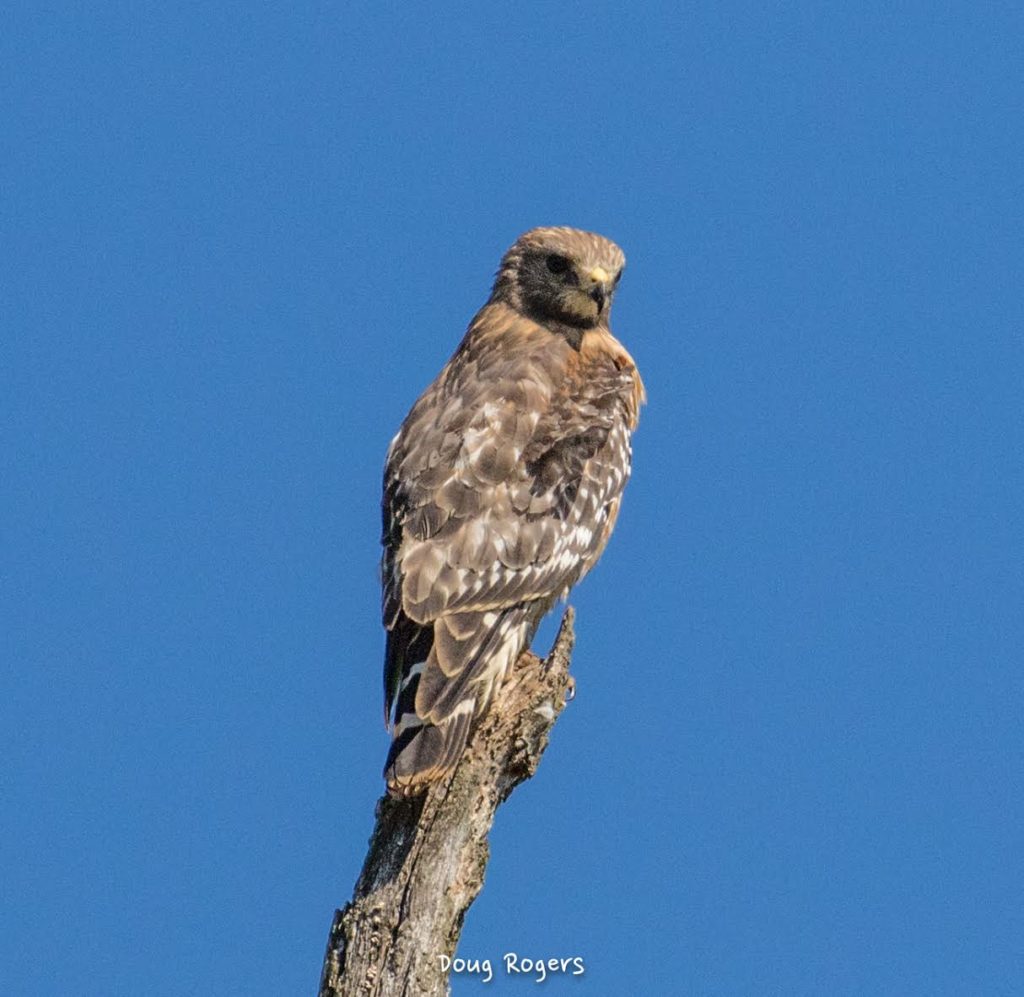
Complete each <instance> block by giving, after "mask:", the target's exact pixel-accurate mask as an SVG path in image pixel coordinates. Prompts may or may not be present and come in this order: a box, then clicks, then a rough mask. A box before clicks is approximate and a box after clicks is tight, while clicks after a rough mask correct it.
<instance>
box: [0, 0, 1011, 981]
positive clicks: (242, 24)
mask: <svg viewBox="0 0 1024 997" xmlns="http://www.w3.org/2000/svg"><path fill="white" fill-rule="evenodd" d="M1022 21H1024V17H1022V15H1021V13H1020V11H1019V10H1017V9H1015V8H1014V7H1013V6H1012V5H981V4H967V3H960V4H957V3H950V4H915V3H892V2H889V3H885V4H881V3H866V4H856V5H848V4H809V3H803V4H801V3H786V4H782V3H780V4H742V3H731V2H725V3H718V4H702V5H697V4H660V3H651V4H645V5H637V6H635V7H634V8H633V9H628V10H627V9H626V6H625V5H618V4H617V5H611V4H602V3H591V4H557V5H556V4H550V5H548V4H545V5H540V4H529V3H526V4H523V3H520V4H515V5H512V4H504V3H494V4H487V5H484V4H472V5H471V4H465V5H454V4H453V5H444V4H441V5H432V6H431V7H430V8H429V9H426V8H424V9H417V8H415V7H414V6H413V5H392V4H374V5H369V4H366V5H363V4H350V5H341V4H330V3H318V4H278V3H274V4H259V5H254V4H217V5H202V4H187V5H167V4H154V3H132V4H127V3H126V4H96V5H91V7H90V6H87V5H77V4H55V5H42V4H20V5H15V6H14V8H12V9H10V10H9V11H8V14H7V16H6V18H5V28H4V31H3V32H2V33H0V65H2V66H3V76H4V83H3V87H2V94H0V108H2V110H0V116H2V117H0V125H2V134H3V137H4V153H3V155H2V156H0V226H2V238H0V262H2V273H3V277H2V280H0V327H2V329H3V335H2V341H0V358H2V362H0V378H2V385H0V416H2V417H0V441H2V461H3V472H2V480H3V487H2V489H0V503H2V508H0V537H2V549H3V568H2V571H0V579H2V607H3V609H2V612H3V616H4V622H3V625H2V628H0V631H2V632H0V658H2V661H3V668H2V670H0V748H2V752H3V759H4V763H3V766H2V775H0V809H2V817H3V821H2V823H3V834H2V835H0V879H2V882H3V890H2V893H3V908H4V915H3V922H4V928H3V931H2V932H0V991H2V992H3V993H5V994H18V995H25V997H30V995H36V994H44V993H45V994H50V993H54V992H65V991H68V992H70V991H72V990H74V991H75V992H80V993H87V994H97V995H120V994H134V993H141V992H145V993H147V994H149V995H165V994H166V995H190V994H196V995H205V994H214V993H216V994H240V995H241V994H245V995H250V997H251V995H264V994H265V995H268V997H270V995H275V997H276V995H282V994H301V993H311V992H312V991H313V989H314V987H315V984H316V979H317V975H318V973H319V967H320V960H321V956H322V952H323V947H324V942H325V939H326V934H327V930H328V926H329V924H330V919H331V915H332V912H333V909H334V907H335V905H340V904H341V903H343V902H344V901H345V900H346V899H347V898H348V896H349V895H350V892H351V888H352V884H353V882H354V880H355V877H356V875H357V873H358V870H359V866H360V863H361V861H362V858H363V855H364V851H365V844H366V839H367V837H368V835H369V832H370V829H371V826H372V811H373V805H374V801H375V799H376V797H377V796H378V794H379V792H380V790H381V782H380V767H381V764H382V762H383V757H384V753H385V751H386V746H387V741H386V737H385V734H384V732H383V729H382V727H381V723H380V702H379V699H380V658H381V651H382V644H383V641H382V633H381V629H380V626H379V621H378V590H377V574H376V571H377V569H376V561H377V555H378V548H377V537H378V529H379V524H378V501H379V479H380V471H381V467H382V462H383V457H384V451H385V448H386V446H387V443H388V441H389V439H390V438H391V436H392V434H393V432H394V431H395V429H396V428H397V425H398V423H399V421H400V420H401V418H402V417H403V416H404V414H405V412H406V410H407V409H408V407H409V405H410V404H411V403H412V401H413V400H414V399H415V397H416V395H417V394H418V393H419V391H420V390H421V389H422V388H423V387H424V386H425V385H426V384H427V383H428V382H429V381H430V379H431V378H432V377H433V376H434V374H435V373H436V371H437V369H438V368H439V367H440V366H441V364H442V363H443V362H444V360H445V359H446V358H447V356H448V355H449V354H450V352H451V351H452V349H453V348H454V346H455V345H456V343H457V342H458V340H459V338H460V337H461V335H462V332H463V330H464V328H465V325H466V323H467V321H468V319H469V318H470V317H471V316H472V314H473V312H474V311H475V310H476V309H477V308H478V307H479V305H480V304H481V303H482V302H483V300H484V298H485V296H486V293H487V290H488V287H489V281H490V277H491V274H492V273H493V271H494V268H495V266H496V264H497V261H498V258H499V256H500V254H501V253H502V251H503V250H504V249H505V248H506V246H507V245H508V244H509V243H510V242H511V241H512V240H513V239H514V238H515V237H516V236H517V235H518V234H519V233H520V232H521V231H523V230H524V229H526V228H530V227H532V226H534V225H540V224H571V225H575V226H578V227H583V228H591V229H595V230H597V231H600V232H603V233H605V234H607V235H609V236H611V237H612V238H614V239H615V240H616V241H618V242H619V243H620V244H621V245H622V246H623V247H624V249H625V251H626V253H627V255H628V257H629V261H630V265H629V269H628V272H627V275H626V277H625V279H624V281H623V284H622V287H621V291H620V294H619V296H618V299H617V302H616V309H615V315H614V326H615V329H616V332H617V333H618V335H619V336H620V338H621V339H622V340H623V341H624V342H625V343H626V345H627V346H628V347H629V349H630V350H631V351H632V353H633V354H634V356H635V357H636V358H637V361H638V363H639V365H640V367H641V370H642V372H643V374H644V376H645V379H646V382H647V388H648V393H649V396H650V402H649V405H648V406H647V408H646V409H645V411H644V414H643V418H642V422H641V426H640V429H639V432H638V434H637V437H636V448H635V468H634V479H633V481H632V483H631V484H630V487H629V490H628V493H627V497H626V501H625V504H624V508H623V513H622V516H621V518H620V522H619V526H618V529H617V532H616V535H615V537H614V539H613V542H612V544H611V546H610V548H609V550H608V551H607V553H606V555H605V557H604V559H603V561H602V563H601V565H600V566H599V568H598V569H597V570H595V572H594V573H593V574H592V575H591V576H590V577H589V578H588V579H587V581H586V582H585V583H584V584H583V585H582V586H581V587H580V589H579V590H578V591H577V592H576V593H575V594H574V595H573V598H572V601H573V603H574V605H575V606H576V607H577V610H578V620H579V642H578V647H577V652H576V656H575V664H574V670H575V674H576V678H577V683H578V691H579V695H578V697H577V699H576V701H575V702H574V703H573V704H571V706H570V707H569V708H568V709H567V710H566V712H565V714H564V715H563V717H562V719H561V720H560V722H559V724H558V726H557V728H556V730H555V733H554V737H553V740H552V744H551V748H550V750H549V752H548V754H547V756H546V758H545V761H544V763H543V765H542V767H541V771H540V773H539V775H538V776H537V778H536V779H534V780H533V781H532V782H531V783H530V784H528V785H526V786H524V787H522V788H521V789H520V790H519V791H518V792H517V793H516V795H515V796H514V797H513V798H512V799H511V800H510V801H509V803H508V804H507V806H505V807H504V808H503V809H502V811H501V812H500V814H499V819H498V822H497V826H496V828H495V831H494V834H493V836H492V842H491V844H492V860H491V863H490V867H489V870H488V876H487V882H486V885H485V887H484V890H483V893H482V894H481V896H480V898H479V900H478V901H477V903H476V904H475V905H474V906H473V908H472V909H471V911H470V913H469V915H468V918H467V922H466V928H465V931H464V934H463V938H462V944H461V947H460V954H461V955H463V956H467V957H471V958H474V957H475V958H491V959H492V960H494V962H495V963H496V964H497V962H498V961H499V960H500V959H501V957H502V955H503V954H504V953H505V952H509V951H515V952H518V953H520V954H521V955H525V956H528V957H536V956H542V957H544V958H549V957H568V956H577V955H578V956H581V957H582V958H583V960H584V963H585V966H586V971H585V973H584V975H583V976H582V977H579V978H568V979H566V978H555V979H549V980H548V981H547V982H546V983H545V984H544V985H543V986H544V992H552V993H562V992H566V993H568V992H580V993H588V994H594V995H599V994H600V995H603V994H610V995H611V994H621V993H625V992H647V993H684V994H764V993H785V994H820V993H835V994H865V993H900V994H919V993H920V994H924V993H928V994H944V993H949V994H953V993H988V994H996V993H1010V992H1011V991H1016V990H1018V988H1019V986H1020V980H1021V978H1022V972H1024V941H1022V939H1024V923H1022V922H1024V916H1022V909H1024V908H1022V905H1021V897H1022V892H1024V867H1022V865H1024V860H1022V858H1021V840H1022V833H1024V802H1022V796H1021V763H1022V754H1024V728H1022V722H1021V717H1022V705H1024V703H1022V699H1024V696H1022V680H1021V668H1020V665H1021V658H1022V653H1021V646H1022V644H1024V624H1022V616H1021V607H1022V604H1024V577H1022V571H1021V554H1022V549H1024V542H1022V541H1024V515H1022V511H1021V506H1022V503H1021V494H1022V490H1024V456H1022V455H1024V433H1022V418H1021V417H1022V411H1024V406H1022V404H1021V383H1022V379H1024V351H1022V345H1021V333H1022V319H1024V307H1022V295H1021V266H1022V260H1024V253H1022V236H1021V232H1022V222H1024V218H1022V197H1021V194H1022V191H1021V168H1020V165H1021V161H1022V155H1024V140H1022V134H1021V127H1020V122H1021V120H1022V112H1024V106H1022V105H1024V79H1022V77H1024V71H1022V65H1024V63H1022V58H1021V41H1020V40H1021V37H1022V29H1024V23H1022ZM545 633H550V627H549V628H547V629H546V631H545ZM533 986H534V984H533V983H531V982H528V981H527V980H525V979H519V978H509V977H506V976H504V975H503V974H501V973H499V974H498V976H497V978H496V979H495V980H494V982H492V983H491V984H489V985H487V986H486V987H485V986H484V985H482V984H479V983H477V982H475V981H472V980H468V979H461V980H456V981H455V986H454V993H455V994H468V993H476V992H495V993H506V992H507V993H517V992H520V993H521V992H530V991H531V988H532V987H533Z"/></svg>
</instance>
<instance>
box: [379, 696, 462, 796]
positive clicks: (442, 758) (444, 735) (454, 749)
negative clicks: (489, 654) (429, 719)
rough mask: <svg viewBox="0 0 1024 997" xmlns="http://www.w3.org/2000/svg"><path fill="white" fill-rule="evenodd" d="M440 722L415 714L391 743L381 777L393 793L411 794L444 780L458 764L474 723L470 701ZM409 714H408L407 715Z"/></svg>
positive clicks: (393, 794) (397, 794)
mask: <svg viewBox="0 0 1024 997" xmlns="http://www.w3.org/2000/svg"><path fill="white" fill-rule="evenodd" d="M465 706H466V707H468V709H463V710H461V711H460V712H457V713H454V714H452V716H450V717H449V718H448V719H447V720H445V721H444V722H443V723H440V724H432V723H424V722H423V721H422V720H420V719H419V718H418V717H417V718H415V719H414V720H412V721H411V722H410V723H409V725H408V726H407V727H406V728H405V729H404V730H402V731H401V732H398V729H397V728H396V736H395V739H394V740H393V741H392V742H391V750H390V751H389V752H388V760H387V762H386V763H385V765H384V778H385V779H386V780H387V784H388V792H389V793H391V795H392V796H413V795H415V794H417V793H421V792H423V790H425V789H427V788H428V787H429V786H430V785H431V784H432V783H435V782H437V781H439V780H440V779H443V778H444V777H445V776H446V775H448V774H449V773H450V772H451V771H452V769H454V768H455V766H456V765H457V764H458V762H459V759H460V758H461V757H462V752H463V751H464V750H465V748H466V741H467V740H468V739H469V732H470V729H471V727H472V723H473V703H472V701H470V700H467V701H466V703H465ZM406 716H407V717H408V714H406Z"/></svg>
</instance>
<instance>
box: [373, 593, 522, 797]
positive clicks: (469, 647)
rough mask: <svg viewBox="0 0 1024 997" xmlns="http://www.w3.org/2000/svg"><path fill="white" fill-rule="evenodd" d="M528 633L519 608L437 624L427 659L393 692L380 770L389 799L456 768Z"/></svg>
mask: <svg viewBox="0 0 1024 997" xmlns="http://www.w3.org/2000/svg"><path fill="white" fill-rule="evenodd" d="M527 628H528V612H527V609H526V607H524V606H515V607H511V608H509V609H505V610H499V611H497V612H485V613H459V614H453V615H451V616H449V617H442V618H440V619H438V620H436V621H435V623H434V641H433V646H432V647H431V649H430V653H429V654H428V655H427V659H426V661H424V662H422V663H421V664H417V665H415V666H414V667H412V668H411V669H409V670H408V671H407V673H406V674H405V676H404V677H403V679H402V681H401V684H400V686H399V688H398V691H397V702H396V706H395V720H396V723H395V729H394V740H393V741H392V743H391V750H390V751H389V752H388V758H387V762H386V763H385V766H384V778H385V779H386V780H387V783H388V790H389V792H391V793H392V795H398V796H409V795H413V794H415V793H419V792H422V791H423V790H424V789H426V788H427V787H428V785H429V784H430V783H433V782H436V781H438V780H439V779H442V778H444V777H445V776H446V775H447V774H448V773H449V772H451V771H452V769H453V768H454V767H455V766H456V764H458V761H459V758H460V757H461V756H462V752H463V751H464V749H465V747H466V742H467V740H468V739H469V735H470V732H471V730H472V727H473V721H474V719H475V718H476V717H477V716H480V715H481V714H483V713H484V712H485V711H486V709H487V707H488V705H489V704H490V701H491V699H492V697H493V693H494V690H495V689H496V688H497V686H498V685H499V684H500V683H501V680H502V679H503V678H504V676H505V675H506V674H507V673H508V671H509V669H510V668H511V667H512V665H513V664H514V663H515V660H516V658H517V657H518V655H519V652H520V651H521V650H522V649H523V646H524V644H525V643H526V638H527Z"/></svg>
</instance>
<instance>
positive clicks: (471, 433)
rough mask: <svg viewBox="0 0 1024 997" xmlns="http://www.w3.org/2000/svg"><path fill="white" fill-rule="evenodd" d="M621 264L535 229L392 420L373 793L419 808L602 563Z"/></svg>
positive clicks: (614, 256)
mask: <svg viewBox="0 0 1024 997" xmlns="http://www.w3.org/2000/svg"><path fill="white" fill-rule="evenodd" d="M625 262H626V260H625V257H624V256H623V254H622V250H621V249H619V247H618V246H616V245H615V244H614V243H613V242H610V241H609V240H608V239H605V238H603V237H602V236H599V235H594V234H593V233H590V232H579V231H577V230H575V229H571V228H538V229H533V230H532V231H530V232H527V233H526V234H525V235H523V236H521V237H520V238H519V239H518V240H517V242H516V243H515V245H513V246H512V248H511V249H510V250H509V251H508V252H507V253H506V254H505V256H504V257H503V259H502V261H501V267H500V269H499V270H498V275H497V278H496V279H495V282H494V288H493V290H492V291H491V296H490V298H489V299H488V301H487V304H485V305H484V307H483V308H482V309H481V310H480V311H479V312H478V313H477V315H476V318H474V319H473V321H472V322H471V323H470V326H469V329H468V331H467V332H466V336H465V338H464V339H463V340H462V343H461V345H460V346H459V348H458V349H457V350H456V351H455V354H454V356H453V357H452V358H451V359H450V360H449V361H448V363H447V364H446V365H445V367H444V369H443V370H442V371H441V373H440V374H439V375H438V376H437V379H436V380H435V381H434V383H433V384H431V385H430V387H429V388H427V390H426V391H425V392H424V393H423V395H422V396H421V397H420V399H419V401H417V402H416V404H415V405H414V406H413V408H412V411H411V412H410V413H409V414H408V416H406V419H405V422H403V423H402V428H401V429H400V430H399V431H398V435H397V436H396V437H395V438H394V440H392V442H391V446H390V448H389V450H388V456H387V466H386V467H385V470H384V499H383V516H384V535H383V538H382V542H383V544H384V555H383V559H382V580H383V588H384V592H383V614H384V626H385V627H386V628H387V651H386V656H385V662H384V714H385V723H387V724H388V725H389V726H390V724H391V714H392V709H393V710H394V740H393V741H392V744H391V750H390V752H389V754H388V758H387V763H386V765H385V769H384V775H385V778H386V779H387V783H388V789H389V790H390V792H391V793H392V794H393V795H411V794H414V793H418V792H421V791H422V790H424V789H426V788H427V786H428V785H429V784H430V783H432V782H434V781H435V780H437V779H440V778H441V777H443V776H444V775H446V774H447V773H448V772H450V771H451V769H452V768H453V767H454V766H455V764H456V763H457V762H458V760H459V757H460V755H461V754H462V750H463V748H464V747H465V744H466V739H467V737H468V736H469V733H470V730H471V729H472V725H473V722H474V720H475V719H476V718H477V717H479V716H480V715H481V714H482V713H483V712H484V711H485V710H486V709H487V706H488V704H489V703H490V701H491V698H492V696H493V694H494V692H495V690H496V689H497V688H498V686H499V685H500V683H501V680H502V678H503V677H504V676H505V674H506V673H507V672H508V670H509V669H510V668H511V667H512V666H513V664H514V663H515V661H516V659H517V657H518V656H519V653H520V652H521V651H522V650H523V649H524V648H525V647H527V646H528V645H529V641H530V639H531V638H532V636H533V633H534V631H535V630H536V628H537V624H538V623H539V622H540V619H541V617H543V616H544V614H545V613H546V612H547V611H548V610H549V609H550V608H551V607H552V605H553V604H554V603H555V601H556V600H557V599H558V598H560V597H564V596H565V595H566V594H567V593H568V591H569V589H570V588H572V586H573V585H575V584H576V582H578V581H579V580H580V578H582V577H583V575H585V574H586V573H587V571H589V570H590V568H591V567H592V566H593V565H594V563H595V562H596V561H597V559H598V558H599V557H600V556H601V552H602V551H603V550H604V547H605V544H606V543H607V542H608V537H609V536H610V535H611V532H612V528H613V527H614V526H615V518H616V516H617V515H618V511H619V501H620V499H621V497H622V489H623V488H624V486H625V484H626V479H627V478H628V477H629V470H630V433H631V431H632V430H633V429H634V428H635V427H636V423H637V414H638V409H639V407H640V405H641V403H642V402H643V401H644V388H643V383H642V382H641V380H640V375H639V374H638V373H637V369H636V365H635V364H634V363H633V359H632V357H630V355H629V353H627V352H626V350H625V349H624V347H623V346H622V344H621V343H619V341H618V340H617V339H616V338H615V337H614V336H613V335H612V334H611V332H610V331H609V329H608V314H609V311H610V310H611V303H612V295H613V294H614V293H615V288H616V286H617V285H618V283H619V278H620V277H621V276H622V268H623V266H624V264H625Z"/></svg>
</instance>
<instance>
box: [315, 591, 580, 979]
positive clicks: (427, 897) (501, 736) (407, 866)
mask: <svg viewBox="0 0 1024 997" xmlns="http://www.w3.org/2000/svg"><path fill="white" fill-rule="evenodd" d="M573 639H574V634H573V611H572V608H571V607H570V608H568V609H566V611H565V615H564V616H563V617H562V624H561V627H560V628H559V631H558V636H557V638H556V639H555V643H554V646H553V647H552V648H551V653H550V654H549V655H548V656H547V658H546V659H544V660H543V661H542V660H541V659H539V658H538V657H537V656H536V655H534V654H533V653H532V652H529V651H526V652H524V653H523V654H522V655H520V658H519V661H518V662H517V664H516V667H515V668H514V669H513V670H512V673H511V674H510V676H509V677H508V678H507V679H506V681H505V683H504V684H503V685H502V687H501V689H500V691H499V693H498V695H497V697H496V699H495V701H494V703H493V704H492V706H491V709H490V710H489V711H488V713H487V715H486V716H485V717H484V719H483V721H482V722H481V723H480V725H479V726H478V727H477V729H476V731H475V732H474V733H473V734H472V735H471V737H470V741H469V745H468V746H467V748H466V752H465V754H464V756H463V758H462V760H461V761H460V762H459V764H458V767H457V768H456V769H455V771H454V773H452V776H451V777H450V778H449V779H448V780H446V781H444V782H442V783H439V784H437V785H436V786H434V787H432V788H431V789H430V791H429V792H428V793H426V794H424V795H422V796H419V797H414V798H413V799H404V800H400V799H392V798H391V797H389V796H384V797H382V798H381V799H380V801H379V802H378V804H377V823H376V826H375V827H374V830H373V836H372V837H371V838H370V849H369V852H368V853H367V856H366V861H365V863H364V865H363V871H362V873H361V875H360V876H359V881H358V882H357V883H356V888H355V894H354V896H353V898H352V900H351V901H350V902H349V903H348V904H347V905H346V906H345V908H344V909H343V910H339V911H335V914H334V923H333V924H332V925H331V933H330V937H329V938H328V941H327V954H326V955H325V956H324V965H323V973H322V975H321V978H320V997H378V995H379V997H440V995H446V994H448V993H449V986H448V974H447V972H444V971H443V970H442V969H441V958H440V957H441V956H443V955H446V956H449V957H451V956H453V955H454V953H455V947H456V945H457V944H458V941H459V935H460V934H461V932H462V922H463V919H464V918H465V916H466V910H467V909H468V908H469V905H470V904H471V903H472V902H473V901H474V900H475V899H476V896H477V894H478V893H479V892H480V888H481V887H482V886H483V882H484V871H485V870H486V868H487V859H488V857H489V851H488V846H487V835H488V833H489V832H490V830H491V825H492V823H493V822H494V814H495V811H496V810H497V809H498V807H499V806H500V805H501V804H502V803H503V802H504V801H505V800H506V799H507V798H508V796H509V794H510V793H511V792H512V790H513V789H515V787H516V786H518V785H519V784H520V783H521V782H524V781H525V780H527V779H529V778H530V777H531V776H532V775H533V774H534V772H536V770H537V766H538V764H539V763H540V758H541V755H542V754H543V753H544V749H545V748H546V747H547V743H548V735H549V733H550V731H551V728H552V727H553V726H554V723H555V721H556V720H557V719H558V715H559V714H560V713H561V712H562V708H563V707H564V706H565V703H566V698H567V696H568V695H569V694H570V691H571V688H572V680H571V678H570V677H569V661H570V657H571V655H572V645H573Z"/></svg>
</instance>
